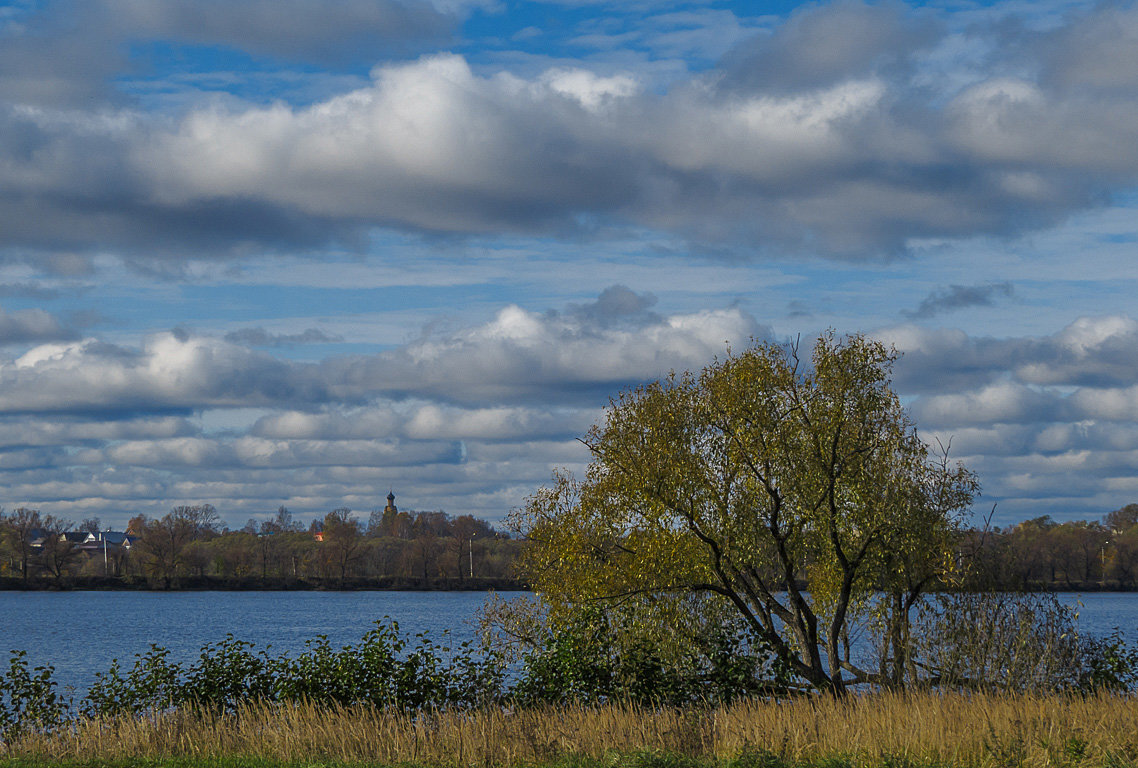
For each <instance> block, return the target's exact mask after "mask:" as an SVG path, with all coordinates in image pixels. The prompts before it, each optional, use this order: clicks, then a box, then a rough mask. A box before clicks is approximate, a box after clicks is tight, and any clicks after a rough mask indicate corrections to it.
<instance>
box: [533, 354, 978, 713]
mask: <svg viewBox="0 0 1138 768" xmlns="http://www.w3.org/2000/svg"><path fill="white" fill-rule="evenodd" d="M895 359H896V353H895V352H893V351H892V350H889V349H887V348H885V347H884V346H883V345H882V344H880V343H878V342H875V341H872V340H870V339H867V338H865V337H863V336H850V337H846V338H841V339H839V338H836V337H835V336H834V335H833V334H827V335H824V336H823V337H822V338H820V339H819V341H818V342H817V344H816V346H815V348H814V351H813V356H812V360H811V361H810V362H809V363H807V362H806V361H804V360H802V359H800V357H799V355H798V351H797V349H796V348H794V347H784V346H779V345H775V344H755V345H754V346H752V347H750V348H749V349H747V350H745V351H744V352H742V353H739V354H729V355H728V356H727V357H726V358H725V359H723V360H719V361H716V362H715V363H713V364H711V365H709V366H708V367H706V368H705V369H704V370H703V371H702V372H701V373H699V374H698V375H697V374H687V373H685V374H683V375H673V376H670V377H668V378H667V379H664V380H662V381H658V382H655V383H653V384H650V385H647V386H643V387H640V388H638V389H636V390H634V391H631V392H626V393H624V394H622V395H621V396H620V397H619V398H618V399H616V400H615V401H613V402H612V403H611V404H610V406H609V408H608V411H607V415H606V418H605V421H604V423H603V424H598V425H596V426H594V427H593V429H592V430H591V431H590V432H589V434H588V437H587V438H586V440H585V443H586V445H588V447H589V449H590V451H591V452H592V456H593V460H592V462H591V464H590V465H589V467H588V470H587V473H586V475H585V477H584V478H583V479H580V480H578V479H575V478H573V477H571V476H570V475H568V474H566V473H559V474H557V475H555V477H554V482H553V484H552V485H551V486H550V487H547V488H543V489H541V490H539V491H538V492H537V493H536V494H535V495H533V496H532V497H531V498H530V499H529V500H528V502H527V504H526V506H525V507H524V508H523V509H521V510H519V511H518V512H516V513H515V514H514V517H513V520H512V523H513V525H514V527H515V528H516V529H517V530H518V531H519V532H520V533H522V534H523V535H525V536H526V537H528V539H529V540H530V544H531V545H530V546H529V547H528V548H526V550H525V551H524V553H523V554H522V562H521V567H522V570H523V573H524V575H525V576H526V578H528V579H529V580H530V581H531V583H532V584H533V585H534V588H535V590H536V591H537V592H539V593H540V594H541V595H542V597H543V598H544V599H545V600H546V602H547V603H548V604H549V608H550V612H551V614H550V615H551V618H552V619H553V620H554V621H557V620H558V616H564V617H570V616H572V615H573V614H574V613H575V612H577V611H579V610H580V607H581V606H582V605H585V604H598V603H599V604H602V605H603V604H606V603H609V604H611V603H615V602H620V601H627V600H629V599H630V598H632V597H635V598H636V599H637V600H638V601H644V600H647V601H649V602H653V601H654V602H655V603H656V604H657V605H659V606H660V610H659V612H658V613H657V620H658V621H659V622H660V624H661V625H662V626H661V628H667V627H669V626H673V625H675V623H676V622H680V623H682V621H683V617H682V616H680V615H678V614H677V613H676V611H675V610H674V608H672V609H670V608H669V606H675V605H677V604H680V603H678V602H677V600H676V599H675V598H676V597H677V596H680V595H683V594H690V593H693V592H694V593H701V594H704V595H708V596H710V597H712V598H713V599H718V600H721V601H723V602H724V603H725V604H727V605H728V606H730V608H731V609H732V610H734V611H736V612H737V613H738V614H739V615H740V616H741V617H742V618H743V620H744V621H745V622H746V623H747V624H748V625H749V626H750V628H751V629H752V630H753V632H754V633H755V634H756V635H757V636H758V637H759V638H761V639H762V641H764V642H765V643H766V644H768V645H769V647H770V649H771V650H772V651H773V652H774V654H775V655H776V657H777V659H778V661H779V662H780V663H781V664H782V665H783V666H784V667H785V668H786V669H787V670H789V671H790V672H791V673H792V674H794V675H795V676H796V677H798V678H799V679H801V680H803V681H805V682H806V683H807V684H808V685H809V686H811V687H813V688H816V689H819V690H824V691H827V692H830V693H832V694H835V695H841V694H842V693H844V692H845V691H846V690H847V688H848V686H849V685H851V684H858V683H872V684H878V685H884V686H890V687H901V686H903V685H905V684H906V682H908V681H911V680H914V679H916V678H917V677H919V667H918V665H917V664H916V663H915V660H914V659H913V658H912V656H911V653H910V648H911V643H910V627H911V623H910V615H911V612H912V610H913V608H914V607H915V606H916V605H917V603H918V602H919V600H920V598H921V595H923V594H924V592H925V591H926V590H927V588H928V587H929V586H930V585H932V584H933V583H935V582H936V580H938V579H942V578H944V577H946V576H947V575H948V574H949V573H950V572H951V571H952V569H953V566H954V562H953V557H952V554H953V546H952V545H953V541H954V537H955V536H956V533H957V530H958V526H959V524H960V522H961V520H960V518H961V515H962V514H963V513H964V511H965V510H966V509H967V508H968V507H969V506H970V504H971V502H972V499H973V497H974V495H975V493H976V491H977V483H976V480H975V478H974V477H973V475H972V474H971V473H970V472H968V471H967V470H966V469H964V468H963V467H960V466H955V465H951V464H950V463H949V462H948V460H947V457H946V456H940V457H937V456H935V455H933V454H932V453H931V452H930V450H929V448H928V446H927V445H926V444H925V443H924V442H923V441H922V440H921V439H920V438H919V437H918V436H917V433H916V431H915V428H914V426H913V425H912V423H911V422H910V421H909V419H908V417H907V415H906V413H905V410H904V409H903V407H902V405H901V403H900V401H899V399H898V397H897V395H896V394H895V393H894V392H893V390H892V388H891V386H890V379H889V374H890V369H891V367H892V365H893V363H894V361H895ZM857 627H876V628H878V629H879V630H880V632H881V634H882V638H881V640H880V641H879V642H878V644H877V645H878V647H880V648H883V649H884V651H883V653H882V654H881V655H880V656H879V658H878V659H877V660H876V661H875V662H873V663H872V664H870V663H867V662H866V661H864V660H859V659H857V658H855V657H853V656H852V655H851V642H850V638H851V632H852V631H854V630H855V629H856V628H857Z"/></svg>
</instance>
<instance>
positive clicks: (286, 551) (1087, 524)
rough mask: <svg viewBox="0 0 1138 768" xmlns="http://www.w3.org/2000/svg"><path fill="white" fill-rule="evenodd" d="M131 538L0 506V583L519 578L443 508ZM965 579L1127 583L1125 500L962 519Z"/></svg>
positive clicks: (195, 523)
mask: <svg viewBox="0 0 1138 768" xmlns="http://www.w3.org/2000/svg"><path fill="white" fill-rule="evenodd" d="M128 529H129V531H130V533H131V534H132V536H131V538H132V539H133V541H132V545H131V547H130V548H129V549H126V548H123V547H119V546H117V545H108V546H107V547H105V548H100V547H98V546H96V547H91V546H87V547H83V546H81V543H80V542H81V540H82V535H80V534H83V535H85V534H86V533H95V534H99V532H100V531H101V530H102V526H101V523H100V521H99V520H98V519H97V518H94V519H87V520H84V521H83V522H82V523H81V524H79V525H78V526H76V525H75V524H74V523H72V522H71V521H69V520H65V519H63V518H60V517H58V516H55V515H51V514H43V513H41V512H40V511H39V510H35V509H28V508H24V507H20V508H18V509H16V510H14V511H12V512H10V513H5V512H3V511H2V510H0V585H7V586H22V585H40V586H43V585H48V586H51V585H58V586H81V585H84V584H87V585H92V586H115V585H124V586H126V585H129V586H137V587H151V588H158V589H175V588H186V587H193V588H201V587H246V588H249V587H258V586H266V587H329V588H345V587H346V588H353V587H355V588H359V587H391V588H484V587H488V586H496V587H512V586H523V585H522V584H520V582H518V581H517V576H516V574H515V571H514V561H515V559H516V558H517V555H518V554H519V552H520V551H521V548H522V547H524V546H525V542H524V541H522V540H519V539H513V538H510V536H509V535H508V534H506V533H503V532H500V531H498V530H496V529H495V528H494V527H493V526H491V525H490V524H489V523H487V522H486V521H485V520H480V519H478V518H475V517H473V516H471V515H460V516H457V517H454V516H451V515H449V514H447V513H446V512H440V511H430V512H416V511H409V512H408V511H390V510H389V511H387V512H385V511H384V510H382V509H376V510H373V511H372V512H371V513H370V515H369V516H368V518H367V519H366V520H364V519H361V518H360V517H359V516H357V515H356V514H355V513H354V512H353V511H352V510H350V509H348V508H339V509H334V510H332V511H331V512H329V513H327V514H326V515H324V517H322V518H316V519H314V520H312V521H311V522H310V523H309V524H308V525H304V524H303V523H301V522H300V521H298V520H296V519H295V518H294V516H293V515H292V513H291V512H289V510H288V509H286V508H285V507H281V508H280V509H278V510H277V513H276V515H275V516H274V517H273V518H272V519H270V520H262V521H257V520H253V519H250V520H249V521H248V522H247V523H246V524H245V526H244V527H242V528H240V529H237V530H231V529H229V528H227V527H226V526H224V525H223V524H222V522H221V518H220V516H219V514H218V512H217V510H216V509H215V508H214V507H212V506H211V505H209V504H204V505H197V506H178V507H174V508H173V509H171V510H170V512H169V513H167V514H166V515H163V516H162V517H149V516H147V515H138V516H137V517H135V518H133V519H132V520H131V521H130V524H129V526H128ZM957 549H958V557H959V558H961V560H962V561H965V562H967V563H968V564H969V565H970V571H971V573H973V574H974V579H976V580H978V581H977V584H978V586H981V587H983V588H985V589H996V590H1007V591H1034V590H1096V589H1113V590H1127V591H1131V590H1133V591H1138V504H1127V505H1126V506H1124V507H1121V508H1120V509H1116V510H1114V511H1113V512H1110V513H1109V514H1107V515H1105V516H1104V517H1103V518H1102V520H1099V521H1086V520H1079V521H1074V522H1065V523H1059V522H1056V521H1054V520H1052V519H1051V518H1050V517H1048V516H1043V517H1037V518H1033V519H1030V520H1026V521H1024V522H1022V523H1019V524H1017V525H1013V526H1009V527H1006V528H992V527H984V528H971V529H967V530H965V531H964V533H963V536H962V539H961V540H960V542H959V543H958V546H957Z"/></svg>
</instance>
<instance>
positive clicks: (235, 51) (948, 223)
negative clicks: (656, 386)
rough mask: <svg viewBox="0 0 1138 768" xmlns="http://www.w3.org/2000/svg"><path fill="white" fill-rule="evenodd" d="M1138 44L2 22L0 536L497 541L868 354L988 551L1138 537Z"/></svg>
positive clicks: (1024, 15)
mask: <svg viewBox="0 0 1138 768" xmlns="http://www.w3.org/2000/svg"><path fill="white" fill-rule="evenodd" d="M1136 214H1138V9H1135V7H1134V6H1133V5H1132V4H1130V3H1101V4H1099V3H1094V2H1079V1H1075V0H1054V1H1050V0H1044V1H1043V2H1037V1H1035V0H1032V2H1023V1H1022V0H1007V1H1005V2H996V3H994V4H987V3H973V2H966V1H965V0H943V2H932V3H925V4H905V3H903V2H879V3H862V2H853V1H851V2H845V1H838V2H822V3H809V4H799V3H795V2H789V1H788V0H772V1H771V2H743V1H740V2H729V1H726V0H725V1H723V2H720V1H719V0H643V1H632V0H625V1H624V2H620V3H617V2H603V1H601V0H533V1H532V2H514V1H513V0H341V1H340V2H336V3H329V2H326V1H325V0H245V1H244V2H238V1H235V0H17V1H16V2H6V3H5V2H0V345H2V346H0V489H2V493H0V503H2V504H3V505H4V506H5V507H6V508H8V509H12V508H14V507H16V506H21V505H32V506H36V507H39V508H40V509H42V510H44V511H45V512H52V513H55V514H58V515H62V516H65V517H69V518H71V519H73V520H76V521H79V520H82V519H83V518H86V517H91V516H99V517H101V518H102V520H103V522H104V523H105V524H106V523H109V524H112V525H122V524H124V523H125V521H126V519H127V518H128V517H130V516H131V515H134V514H137V513H138V512H146V513H149V514H161V513H163V512H164V511H166V510H168V509H169V508H170V507H171V506H173V505H175V504H187V503H189V504H193V503H205V502H208V503H212V504H214V505H215V506H216V507H217V508H218V510H219V511H220V513H221V515H222V517H223V518H224V519H226V520H227V521H229V523H230V524H232V525H241V524H242V523H243V522H244V521H245V520H246V519H247V518H249V517H261V516H265V515H267V514H269V513H271V512H272V511H274V510H275V509H276V508H277V507H278V506H279V505H281V504H284V505H286V506H288V507H289V508H290V509H291V510H292V511H293V512H294V513H296V514H297V515H299V516H300V517H302V518H304V519H308V518H310V517H312V516H315V515H317V514H323V513H324V512H326V511H328V510H330V509H332V508H335V507H340V506H349V507H352V508H353V509H355V510H357V511H359V512H360V513H361V514H364V515H366V514H367V512H368V511H369V510H370V509H372V508H373V507H375V506H377V505H379V506H381V505H382V504H383V501H382V497H383V496H384V495H386V493H387V491H388V489H389V488H390V489H394V491H395V493H396V494H397V496H398V499H397V501H398V503H399V504H400V505H401V506H403V507H406V508H413V509H443V510H446V511H448V512H451V513H453V514H461V513H467V512H470V513H474V514H476V515H479V516H483V517H486V518H489V519H491V520H498V519H500V518H501V517H502V516H503V514H504V513H506V512H507V511H508V510H509V509H510V508H511V507H514V506H516V505H518V504H519V503H520V502H521V501H522V500H523V499H524V497H525V496H526V495H527V494H529V493H530V492H532V491H533V489H534V488H535V487H537V486H538V485H539V484H541V483H542V482H544V481H546V480H547V479H548V478H549V475H550V472H551V470H552V469H553V468H554V467H558V466H567V467H570V468H576V469H580V468H581V467H582V466H583V463H584V462H585V461H587V456H586V454H585V452H584V449H583V448H582V447H581V446H580V444H579V443H577V442H576V440H575V438H576V437H578V436H580V435H581V434H582V433H583V432H584V431H585V430H586V429H587V427H588V426H589V425H590V424H591V423H593V422H594V421H595V420H597V419H598V418H599V417H600V415H601V413H602V408H603V406H604V404H605V403H606V402H607V400H608V398H609V397H610V396H612V395H614V394H615V393H617V392H619V391H620V390H621V389H622V388H625V387H628V386H630V385H632V384H635V383H637V382H641V381H645V380H648V379H652V378H655V377H657V376H659V375H661V374H663V373H665V372H667V371H668V370H669V369H673V368H674V369H685V368H687V369H690V368H698V367H700V366H702V365H704V364H705V363H707V362H708V361H709V360H711V359H712V358H713V356H715V355H716V354H722V353H723V351H724V350H725V348H726V344H727V343H731V344H733V345H734V346H736V347H739V346H742V345H745V344H746V343H747V340H748V339H750V338H757V339H763V340H767V339H774V340H787V339H792V338H796V337H798V336H801V337H802V338H810V336H811V335H812V334H816V333H818V332H819V331H820V330H822V329H825V328H828V327H832V328H835V329H837V330H838V331H839V332H858V331H860V332H866V333H869V334H872V335H873V336H876V337H878V338H880V339H883V340H885V341H888V342H890V343H892V344H895V345H896V346H897V348H898V349H899V350H901V351H903V353H904V357H903V359H902V361H901V363H900V364H899V365H898V368H897V370H896V385H897V387H898V389H899V391H900V392H901V393H902V394H903V396H904V398H905V400H906V403H907V404H908V405H909V406H910V408H911V411H912V414H913V416H914V418H915V420H916V422H917V424H918V425H919V427H920V428H921V431H922V434H923V435H924V436H925V437H926V438H928V439H929V440H933V439H934V438H939V439H941V440H944V441H947V440H949V439H951V441H952V442H951V445H952V451H953V454H954V456H956V457H957V458H959V459H961V460H962V461H964V462H965V463H966V464H967V465H969V466H971V467H972V468H974V469H975V470H976V471H977V472H978V473H979V474H980V478H981V480H982V482H983V486H984V496H983V500H982V502H981V504H980V505H979V507H980V508H982V509H983V510H986V509H988V508H990V506H991V505H992V504H998V506H997V513H996V522H998V523H1002V524H1008V523H1014V522H1017V521H1019V520H1022V519H1025V518H1027V517H1034V516H1037V515H1042V514H1050V515H1052V516H1053V517H1055V518H1057V519H1081V518H1098V517H1100V516H1101V515H1103V514H1104V513H1106V512H1108V511H1110V510H1112V509H1115V508H1117V507H1119V506H1122V505H1123V504H1126V503H1129V502H1133V501H1136V500H1138V308H1136V307H1135V306H1134V298H1135V297H1136V296H1138V290H1136V289H1138V215H1136Z"/></svg>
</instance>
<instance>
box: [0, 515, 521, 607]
mask: <svg viewBox="0 0 1138 768" xmlns="http://www.w3.org/2000/svg"><path fill="white" fill-rule="evenodd" d="M101 531H102V526H101V523H100V521H99V520H98V519H90V520H84V521H83V523H82V524H80V525H79V526H77V527H76V526H75V525H74V524H73V523H72V522H70V521H67V520H63V519H61V518H59V517H56V516H53V515H50V514H42V513H41V512H40V511H39V510H34V509H28V508H23V507H21V508H19V509H16V510H15V511H14V512H11V513H4V512H3V511H0V584H3V585H7V586H10V587H19V586H44V585H46V586H64V587H66V586H108V587H114V586H134V587H149V588H156V589H177V588H211V587H212V588H227V587H228V588H257V587H269V588H276V587H284V588H305V587H328V588H375V587H379V588H384V587H387V588H428V589H439V588H448V589H455V588H457V589H462V588H486V587H491V586H493V587H499V588H509V587H516V586H518V583H517V582H516V581H515V580H514V578H513V572H512V563H513V561H514V559H515V557H516V553H517V550H518V548H519V547H520V546H521V545H522V543H521V542H519V541H516V540H513V539H511V538H510V537H509V536H508V535H507V534H504V533H500V532H499V531H496V530H495V529H494V528H493V526H491V525H490V524H489V523H487V522H486V521H485V520H480V519H477V518H475V517H473V516H471V515H459V516H457V517H452V516H451V515H449V514H447V513H445V512H439V511H434V512H415V511H410V512H406V511H395V510H394V509H388V510H387V511H386V512H385V511H384V510H382V509H377V510H375V511H373V512H372V513H371V514H370V516H369V517H368V518H367V519H366V520H361V519H360V517H358V516H357V515H356V514H355V513H353V512H352V510H350V509H348V508H339V509H335V510H332V511H331V512H329V513H328V514H326V515H324V517H322V518H317V519H315V520H313V521H311V523H310V524H309V525H307V526H305V525H304V524H302V523H301V522H300V521H298V520H296V519H295V518H294V517H293V515H292V513H291V512H289V510H288V509H286V508H285V507H281V508H280V509H278V510H277V513H276V515H275V516H274V517H273V518H272V519H270V520H264V521H257V520H253V519H250V520H249V521H248V522H247V523H246V524H245V526H244V527H243V528H241V529H239V530H230V529H229V528H227V527H226V526H224V525H223V523H222V521H221V518H220V516H219V514H218V512H217V510H216V509H215V508H214V507H213V506H211V505H209V504H203V505H197V506H178V507H174V508H173V509H171V510H170V512H169V513H167V514H165V515H163V516H161V517H150V516H147V515H138V516H137V517H134V518H133V519H131V521H130V524H129V526H128V529H127V532H128V534H129V537H130V542H129V546H121V545H120V542H116V541H114V540H113V539H112V537H110V536H105V534H104V533H101ZM88 533H93V534H94V539H95V540H94V541H93V542H91V541H89V542H87V543H86V544H84V539H85V538H87V534H88ZM103 537H105V538H106V539H107V541H106V542H105V543H104V542H103V541H102V538H103Z"/></svg>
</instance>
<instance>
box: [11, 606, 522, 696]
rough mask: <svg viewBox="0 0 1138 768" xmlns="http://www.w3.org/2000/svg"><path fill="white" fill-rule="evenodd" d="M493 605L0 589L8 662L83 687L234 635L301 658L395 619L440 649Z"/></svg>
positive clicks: (190, 654)
mask: <svg viewBox="0 0 1138 768" xmlns="http://www.w3.org/2000/svg"><path fill="white" fill-rule="evenodd" d="M500 594H501V596H502V597H505V598H509V597H510V596H511V593H508V592H504V593H500ZM485 600H486V593H483V592H0V663H2V664H4V665H5V666H6V664H7V655H8V653H7V652H8V651H9V650H11V649H20V650H25V651H27V652H28V660H29V661H30V662H31V664H32V665H33V666H34V665H39V664H51V665H53V666H54V667H55V679H56V680H57V681H58V682H59V684H60V685H61V686H70V687H72V688H74V689H76V690H80V691H81V690H83V689H86V687H87V686H88V685H89V684H90V683H91V682H92V681H93V680H94V674H95V672H96V671H101V670H106V669H107V668H108V667H109V666H110V663H111V661H112V660H113V659H116V658H117V659H119V660H120V661H121V662H126V663H125V664H124V666H126V667H127V668H128V669H129V667H130V665H131V663H133V659H134V655H135V654H136V653H142V652H144V651H146V650H147V649H148V648H149V647H150V645H151V644H156V645H160V646H163V647H165V648H168V649H169V650H170V658H171V660H172V661H176V662H180V663H182V664H188V663H191V662H193V661H195V660H196V659H197V657H198V655H199V652H200V650H201V648H202V646H203V645H205V644H207V643H214V642H217V641H219V640H223V639H224V638H225V636H226V634H232V635H233V636H234V637H236V638H238V639H240V640H248V641H250V642H253V643H256V645H257V647H258V648H264V647H265V646H271V648H272V651H271V653H272V655H274V656H276V655H280V654H282V653H284V652H288V653H289V654H291V655H292V656H296V655H297V654H298V653H299V652H301V651H303V650H304V641H305V640H309V639H311V638H314V637H316V636H317V635H327V636H328V640H329V642H331V643H332V645H333V647H337V648H338V647H340V646H341V645H345V644H347V643H356V642H358V641H359V639H360V638H361V637H363V634H364V633H365V632H367V631H368V630H369V629H371V628H372V627H373V626H374V624H375V622H376V621H377V620H379V619H382V618H383V617H384V616H390V617H391V618H393V619H395V620H396V621H397V622H399V627H400V630H401V631H402V632H404V633H405V634H415V633H418V632H424V631H426V632H429V633H430V636H431V637H432V638H433V640H434V641H435V642H436V643H438V642H439V641H440V640H441V639H442V637H441V636H442V634H443V632H444V631H449V632H450V637H451V638H453V639H455V640H457V641H462V640H467V639H473V638H474V635H475V629H474V624H473V618H474V615H475V612H476V611H477V610H478V608H479V607H480V606H481V605H482V604H483V603H484V602H485Z"/></svg>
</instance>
